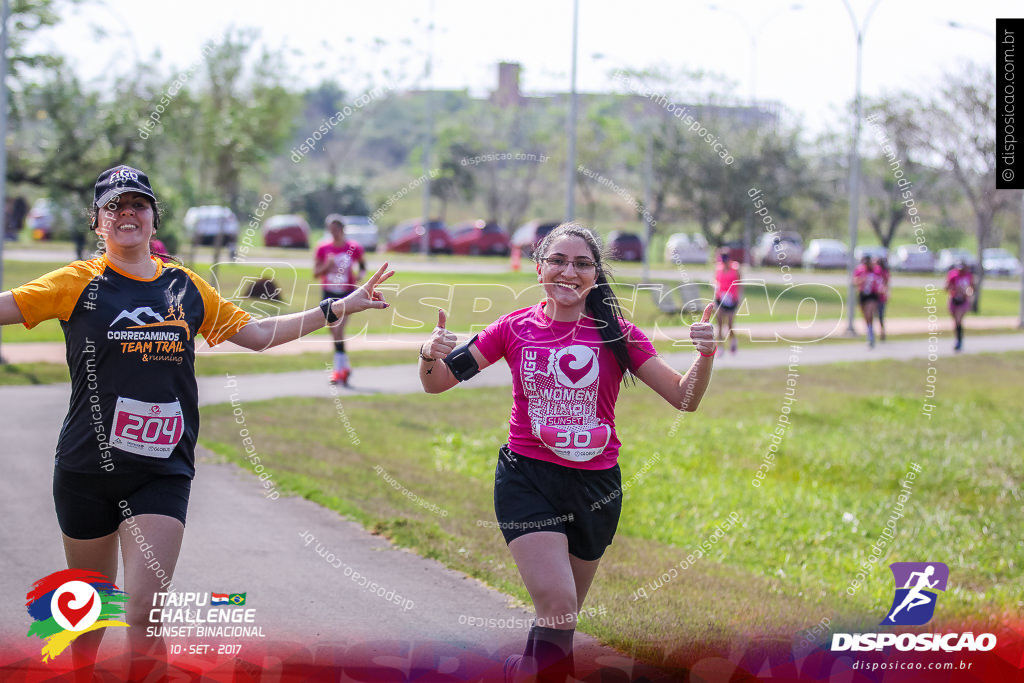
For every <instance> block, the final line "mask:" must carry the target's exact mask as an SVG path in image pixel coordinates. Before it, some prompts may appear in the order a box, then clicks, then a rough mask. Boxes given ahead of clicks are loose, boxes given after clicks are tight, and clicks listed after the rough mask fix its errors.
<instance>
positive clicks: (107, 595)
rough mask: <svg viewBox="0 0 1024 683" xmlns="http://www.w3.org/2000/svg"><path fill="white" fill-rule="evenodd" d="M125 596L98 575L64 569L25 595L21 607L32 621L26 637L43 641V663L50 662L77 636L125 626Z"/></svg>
mask: <svg viewBox="0 0 1024 683" xmlns="http://www.w3.org/2000/svg"><path fill="white" fill-rule="evenodd" d="M127 599H128V596H127V595H126V594H125V593H124V592H123V591H121V590H118V588H117V586H116V585H114V583H113V582H111V581H110V580H108V579H107V577H105V576H103V575H102V574H100V573H99V572H94V571H89V570H86V569H65V570H63V571H59V572H54V573H53V574H50V575H49V576H46V577H44V578H42V579H39V580H38V581H36V582H35V583H34V584H33V585H32V590H31V591H29V593H28V595H27V596H26V603H25V606H26V607H27V608H28V614H29V616H30V617H32V618H33V619H34V620H35V621H34V622H33V623H32V625H31V626H29V629H28V633H27V634H26V635H28V636H36V637H38V638H42V639H43V640H45V641H46V644H45V645H43V652H42V654H43V661H44V662H45V661H47V660H49V659H53V658H54V657H56V656H57V655H59V654H60V653H61V652H63V651H64V649H65V648H66V647H67V646H68V645H70V644H71V641H73V640H74V639H75V638H77V637H78V636H80V635H82V634H83V633H88V632H89V631H95V630H97V629H101V628H104V627H107V626H125V627H127V626H128V624H126V623H125V622H123V621H118V620H117V619H115V617H120V616H123V615H124V603H125V601H126V600H127Z"/></svg>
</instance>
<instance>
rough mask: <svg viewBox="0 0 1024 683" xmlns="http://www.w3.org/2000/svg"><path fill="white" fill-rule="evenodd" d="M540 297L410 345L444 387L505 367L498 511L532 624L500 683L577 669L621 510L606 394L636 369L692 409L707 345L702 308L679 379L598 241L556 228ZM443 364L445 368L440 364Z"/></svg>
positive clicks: (710, 344)
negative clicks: (506, 413)
mask: <svg viewBox="0 0 1024 683" xmlns="http://www.w3.org/2000/svg"><path fill="white" fill-rule="evenodd" d="M536 253H537V254H538V257H537V281H538V282H539V283H540V284H541V286H542V287H543V289H544V294H545V299H544V301H542V302H540V303H538V304H536V305H534V306H530V307H529V308H524V309H521V310H518V311H514V312H512V313H509V314H508V315H504V316H502V317H501V318H499V319H498V320H497V321H495V322H494V323H492V324H491V325H489V326H488V327H487V328H486V329H485V330H484V331H483V332H481V333H480V334H479V335H477V336H476V337H474V338H473V339H471V340H470V341H469V343H468V344H465V345H463V346H460V347H458V348H456V343H457V340H456V337H455V335H454V334H453V333H451V332H449V331H448V330H447V329H446V322H447V320H446V316H445V313H444V311H439V312H438V325H437V328H435V329H434V332H433V333H432V334H431V336H430V338H429V339H428V340H427V342H426V343H425V344H424V345H423V346H422V347H421V348H420V364H419V376H420V381H421V382H422V384H423V388H424V389H425V390H426V391H427V392H428V393H440V392H442V391H447V390H448V389H451V388H452V387H453V386H455V385H456V384H457V383H458V382H459V381H463V380H466V379H469V378H470V377H472V376H474V375H475V374H476V373H477V372H479V371H480V370H482V369H484V368H486V367H487V366H489V365H491V364H492V363H496V362H497V361H499V360H500V359H502V358H504V359H505V361H506V362H507V363H508V365H509V367H510V368H511V370H512V377H513V389H512V396H513V405H512V413H511V418H510V420H509V439H508V444H506V445H505V446H502V447H501V448H500V449H499V451H498V463H497V468H496V470H495V481H494V508H495V514H496V516H497V520H498V527H499V528H500V529H501V531H502V534H503V535H504V537H505V542H506V543H507V544H508V548H509V551H510V552H511V553H512V558H513V559H514V560H515V563H516V566H517V567H518V569H519V573H520V576H521V577H522V579H523V582H524V583H525V585H526V589H527V591H529V593H530V596H531V597H532V598H533V603H534V608H535V610H536V613H537V619H536V621H535V622H534V625H533V627H532V628H531V629H530V632H529V635H528V636H527V643H526V649H525V651H524V653H523V655H521V656H520V655H514V656H513V657H510V658H509V659H508V661H507V662H506V663H505V674H506V680H518V679H520V678H522V677H524V676H530V675H535V674H538V673H540V674H543V675H544V676H545V677H547V678H544V679H542V680H563V678H564V677H571V676H573V675H574V673H575V672H574V667H573V659H572V638H573V633H574V629H575V626H576V615H577V613H578V612H579V610H580V609H581V607H582V606H583V601H584V600H585V599H586V596H587V591H588V590H589V589H590V585H591V583H592V582H593V579H594V575H595V573H596V572H597V567H598V564H599V563H600V560H601V556H602V555H603V554H604V551H605V549H606V548H607V547H608V546H609V545H610V544H611V542H612V538H613V537H614V535H615V529H616V526H617V525H618V520H619V513H620V511H621V507H622V480H621V476H620V472H619V466H618V464H617V462H618V455H619V448H620V445H621V444H620V443H619V439H618V437H617V436H616V433H615V402H616V400H617V398H618V392H619V386H620V385H621V383H622V380H623V378H625V377H635V378H637V379H639V380H640V381H641V382H643V383H644V384H646V385H647V386H649V387H650V388H651V389H653V390H654V391H655V392H656V393H657V394H658V395H659V396H661V397H662V398H664V399H665V400H666V401H667V402H668V403H669V404H670V405H672V406H673V407H675V408H677V409H679V410H685V411H694V410H696V409H697V406H698V405H699V403H700V400H701V398H702V397H703V395H704V392H705V391H706V389H707V386H708V383H709V382H710V381H711V370H712V364H713V357H714V355H715V351H716V349H717V347H716V344H715V339H714V333H713V330H712V326H711V323H710V322H708V321H709V320H710V319H711V313H712V311H713V310H714V305H712V304H708V306H707V307H706V308H705V309H704V315H703V317H702V319H701V321H700V322H698V323H694V324H693V325H691V326H690V338H691V339H692V340H693V342H694V344H695V346H696V349H697V351H698V352H699V354H700V355H699V356H698V357H697V358H696V359H695V360H694V362H693V364H692V365H691V366H690V368H689V370H688V371H687V373H686V375H685V376H684V375H681V374H680V373H679V372H677V371H676V370H675V369H674V368H672V367H671V366H670V365H669V364H668V363H666V362H665V360H664V359H662V358H661V357H660V356H658V355H657V353H656V352H655V350H654V347H653V346H651V343H650V342H649V341H648V339H647V337H646V336H644V334H643V332H641V331H640V330H639V329H638V328H637V327H635V326H634V325H632V324H631V323H629V322H628V321H626V320H625V319H624V318H623V317H622V315H621V311H620V309H619V306H618V301H617V299H616V297H615V294H614V292H613V291H612V288H611V285H610V284H609V281H608V279H607V275H606V272H605V267H604V265H603V262H602V254H601V249H600V246H599V244H598V242H597V239H596V237H595V236H594V235H593V233H591V232H590V231H589V230H588V229H587V228H584V227H583V226H581V225H578V224H576V223H566V224H563V225H560V226H559V227H558V228H556V229H555V230H553V231H552V232H551V233H550V234H549V235H548V236H547V237H545V238H544V240H543V241H542V242H541V244H540V245H539V246H538V248H537V252H536ZM438 359H442V360H443V361H444V362H441V363H438V362H436V361H437V360H438Z"/></svg>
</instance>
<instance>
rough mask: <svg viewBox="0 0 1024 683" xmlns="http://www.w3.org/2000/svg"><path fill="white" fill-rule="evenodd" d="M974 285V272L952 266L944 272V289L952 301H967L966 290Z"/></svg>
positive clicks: (961, 303)
mask: <svg viewBox="0 0 1024 683" xmlns="http://www.w3.org/2000/svg"><path fill="white" fill-rule="evenodd" d="M973 286H974V274H973V273H972V272H971V271H969V270H964V271H961V270H959V269H957V268H953V269H952V270H950V271H949V272H948V273H946V290H947V291H948V292H949V298H950V301H951V302H952V303H955V304H957V305H958V306H959V305H963V304H966V303H967V292H968V291H970V289H971V287H973Z"/></svg>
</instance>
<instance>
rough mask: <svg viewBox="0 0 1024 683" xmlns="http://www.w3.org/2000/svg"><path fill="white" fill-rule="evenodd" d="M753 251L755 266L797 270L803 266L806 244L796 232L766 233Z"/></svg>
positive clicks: (759, 239)
mask: <svg viewBox="0 0 1024 683" xmlns="http://www.w3.org/2000/svg"><path fill="white" fill-rule="evenodd" d="M752 251H753V252H754V265H759V266H790V267H791V268H795V267H796V266H799V265H801V264H803V259H804V242H803V239H802V238H801V237H800V235H799V234H798V233H795V232H789V231H783V232H777V231H774V232H766V233H764V234H763V235H761V237H759V238H758V240H757V244H755V245H754V248H753V250H752Z"/></svg>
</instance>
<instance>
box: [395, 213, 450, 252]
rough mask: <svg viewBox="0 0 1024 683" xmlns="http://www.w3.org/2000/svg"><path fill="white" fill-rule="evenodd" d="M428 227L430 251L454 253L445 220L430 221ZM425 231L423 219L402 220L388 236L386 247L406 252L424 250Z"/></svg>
mask: <svg viewBox="0 0 1024 683" xmlns="http://www.w3.org/2000/svg"><path fill="white" fill-rule="evenodd" d="M427 228H428V229H429V231H430V232H429V235H428V240H429V249H430V253H431V254H450V253H452V238H451V237H450V236H449V235H448V231H447V230H445V226H444V222H443V221H428V222H427ZM424 232H426V229H425V228H424V227H423V219H421V218H413V219H411V220H407V221H402V222H401V223H399V224H398V225H396V226H395V228H394V229H393V230H392V231H391V234H390V235H389V236H388V243H387V244H386V245H385V246H384V248H385V249H387V250H388V251H399V252H406V253H416V252H421V251H422V250H423V233H424Z"/></svg>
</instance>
